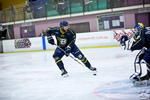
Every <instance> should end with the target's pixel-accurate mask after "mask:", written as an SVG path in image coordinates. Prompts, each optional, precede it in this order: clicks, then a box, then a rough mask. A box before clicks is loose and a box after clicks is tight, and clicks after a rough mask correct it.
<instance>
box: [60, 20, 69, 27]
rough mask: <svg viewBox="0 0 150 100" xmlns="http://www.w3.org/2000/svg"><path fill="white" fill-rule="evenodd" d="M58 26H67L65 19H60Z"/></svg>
mask: <svg viewBox="0 0 150 100" xmlns="http://www.w3.org/2000/svg"><path fill="white" fill-rule="evenodd" d="M59 26H60V27H64V26H69V24H68V22H67V21H61V22H60V24H59Z"/></svg>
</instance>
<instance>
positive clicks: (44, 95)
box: [0, 47, 150, 100]
mask: <svg viewBox="0 0 150 100" xmlns="http://www.w3.org/2000/svg"><path fill="white" fill-rule="evenodd" d="M81 51H82V52H83V54H84V55H85V56H86V57H87V59H88V60H89V61H90V62H91V64H92V66H93V67H96V68H97V69H98V73H97V76H93V75H92V73H91V72H90V71H89V70H88V69H87V68H86V67H83V66H81V65H80V64H78V63H77V62H75V61H74V60H73V59H71V58H70V57H65V56H64V57H63V59H62V60H63V62H64V65H65V68H66V70H67V71H68V73H69V77H67V78H63V77H61V72H60V70H59V69H58V67H57V66H56V64H55V62H54V60H53V58H52V55H53V53H54V51H45V52H26V53H9V54H0V100H141V98H142V96H143V95H146V96H143V97H148V96H149V97H150V91H149V90H150V86H149V87H134V86H133V84H132V83H131V82H130V81H129V76H130V75H131V74H133V72H134V68H133V63H134V59H135V56H136V54H137V53H138V51H135V52H129V51H124V50H122V49H121V48H120V47H113V48H94V49H81ZM142 93H144V94H142ZM147 95H148V96H147ZM145 100H150V98H149V99H145Z"/></svg>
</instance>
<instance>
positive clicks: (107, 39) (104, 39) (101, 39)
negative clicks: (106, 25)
mask: <svg viewBox="0 0 150 100" xmlns="http://www.w3.org/2000/svg"><path fill="white" fill-rule="evenodd" d="M125 31H126V32H128V31H130V30H129V29H127V30H125ZM117 32H121V30H117ZM28 39H29V40H30V42H31V46H30V47H29V48H15V43H14V42H15V39H14V40H4V41H3V52H16V51H31V50H43V44H42V37H35V38H28ZM18 40H19V39H18ZM45 40H46V49H54V48H55V46H52V45H50V44H49V43H48V42H47V37H46V38H45ZM76 44H77V45H78V47H95V46H111V45H119V43H118V42H117V41H116V40H115V39H114V37H113V31H112V30H111V31H102V32H88V33H77V39H76Z"/></svg>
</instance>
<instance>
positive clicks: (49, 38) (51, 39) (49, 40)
mask: <svg viewBox="0 0 150 100" xmlns="http://www.w3.org/2000/svg"><path fill="white" fill-rule="evenodd" d="M47 40H48V43H50V44H52V45H55V42H54V39H53V37H52V36H49V37H47Z"/></svg>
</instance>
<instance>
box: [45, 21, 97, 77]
mask: <svg viewBox="0 0 150 100" xmlns="http://www.w3.org/2000/svg"><path fill="white" fill-rule="evenodd" d="M53 35H54V36H55V38H56V40H57V45H56V44H55V41H54V39H53V37H52V36H53ZM47 39H48V43H50V44H52V45H56V46H57V48H56V50H55V52H54V55H53V58H54V59H55V62H56V64H57V66H58V67H59V69H60V70H61V75H62V76H64V77H65V76H68V72H67V71H66V69H65V67H64V64H63V62H62V60H61V58H62V57H63V56H64V55H66V56H67V57H68V56H69V55H70V53H71V54H72V55H73V56H74V57H76V58H78V59H79V60H81V62H82V63H83V64H84V65H85V66H86V67H87V68H89V69H90V70H91V71H96V68H95V67H92V66H91V64H90V62H89V61H88V60H87V58H86V57H85V56H84V55H83V53H82V52H81V51H80V50H79V48H78V47H77V46H76V44H75V41H76V33H75V32H74V31H73V30H72V29H70V28H69V24H68V22H67V21H61V22H60V27H52V28H48V30H47Z"/></svg>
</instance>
